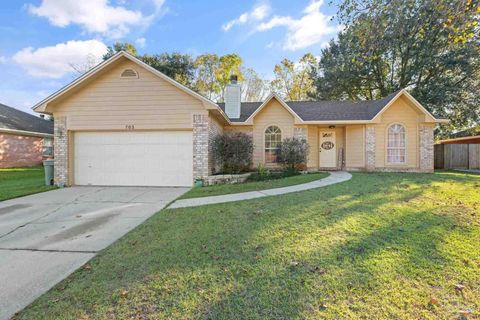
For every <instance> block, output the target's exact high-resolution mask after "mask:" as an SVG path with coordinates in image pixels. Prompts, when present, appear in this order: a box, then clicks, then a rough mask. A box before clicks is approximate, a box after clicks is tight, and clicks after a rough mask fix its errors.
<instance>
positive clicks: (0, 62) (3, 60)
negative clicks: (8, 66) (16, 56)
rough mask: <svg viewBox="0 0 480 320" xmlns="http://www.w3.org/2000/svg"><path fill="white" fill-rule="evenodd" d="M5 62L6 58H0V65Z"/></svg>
mask: <svg viewBox="0 0 480 320" xmlns="http://www.w3.org/2000/svg"><path fill="white" fill-rule="evenodd" d="M5 62H7V57H4V56H0V64H2V63H5Z"/></svg>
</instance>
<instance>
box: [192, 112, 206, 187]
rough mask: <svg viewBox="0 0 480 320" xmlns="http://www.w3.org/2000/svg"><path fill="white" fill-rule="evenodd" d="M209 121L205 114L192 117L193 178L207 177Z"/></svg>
mask: <svg viewBox="0 0 480 320" xmlns="http://www.w3.org/2000/svg"><path fill="white" fill-rule="evenodd" d="M208 127H209V121H208V115H206V114H194V115H193V178H194V179H197V178H204V177H207V176H208V139H209V128H208Z"/></svg>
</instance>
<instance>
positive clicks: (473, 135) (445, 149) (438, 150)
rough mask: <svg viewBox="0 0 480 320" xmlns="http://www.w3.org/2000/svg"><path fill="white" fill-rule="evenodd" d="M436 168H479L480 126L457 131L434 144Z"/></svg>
mask: <svg viewBox="0 0 480 320" xmlns="http://www.w3.org/2000/svg"><path fill="white" fill-rule="evenodd" d="M435 168H436V169H475V170H478V169H480V126H477V127H474V128H471V129H467V130H463V131H459V132H457V133H454V134H452V135H451V138H449V139H444V140H440V141H438V144H436V145H435Z"/></svg>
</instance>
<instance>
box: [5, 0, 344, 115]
mask: <svg viewBox="0 0 480 320" xmlns="http://www.w3.org/2000/svg"><path fill="white" fill-rule="evenodd" d="M335 11H336V8H335V7H334V6H332V5H329V4H328V3H327V2H326V1H325V2H323V1H321V0H295V1H291V0H290V1H285V0H265V1H220V0H214V1H206V0H205V1H199V0H197V1H194V0H188V1H187V0H183V1H174V0H135V1H134V0H131V1H129V0H110V1H109V0H80V1H79V0H30V1H28V0H27V1H21V0H11V1H2V2H1V3H0V103H4V104H7V105H10V106H12V107H15V108H18V109H21V110H24V111H28V112H30V107H31V106H32V105H33V104H35V103H36V102H38V101H40V100H41V99H42V98H45V97H46V96H47V95H49V94H51V93H52V92H54V91H56V90H58V89H59V88H60V87H61V86H63V85H65V84H66V83H68V82H70V81H72V80H73V79H74V78H75V77H77V76H78V75H79V74H78V73H76V72H75V71H74V68H77V69H84V68H85V67H86V66H87V65H90V64H92V63H93V62H98V61H99V59H100V58H101V56H102V54H103V53H104V52H105V50H106V46H108V45H111V44H113V43H114V42H116V41H128V42H132V43H134V44H135V45H136V46H137V48H138V50H139V52H140V53H141V54H143V53H152V54H153V53H161V52H172V51H177V52H182V53H189V54H191V55H193V56H194V57H195V56H196V55H199V54H202V53H204V52H212V53H217V54H219V55H222V54H226V53H238V54H240V55H241V56H242V58H243V59H244V65H245V66H247V67H253V68H254V69H255V70H257V72H259V73H260V74H261V75H262V76H263V77H265V78H270V77H271V76H272V70H273V66H274V65H275V63H278V62H279V61H281V60H282V59H283V58H290V59H298V58H299V57H300V56H302V55H303V54H305V53H306V52H312V53H313V54H315V55H318V54H319V53H320V51H321V49H322V48H323V47H324V46H325V45H326V43H327V42H328V41H329V40H330V39H331V38H333V37H335V35H336V34H337V32H338V30H339V26H338V25H337V23H336V22H335V21H331V20H330V17H331V16H332V15H333V14H334V13H335ZM72 66H73V67H72Z"/></svg>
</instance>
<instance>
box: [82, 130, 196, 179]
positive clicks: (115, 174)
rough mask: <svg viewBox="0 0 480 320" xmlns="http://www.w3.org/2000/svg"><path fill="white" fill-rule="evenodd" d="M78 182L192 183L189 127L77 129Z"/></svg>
mask: <svg viewBox="0 0 480 320" xmlns="http://www.w3.org/2000/svg"><path fill="white" fill-rule="evenodd" d="M74 137H75V138H74V158H75V159H74V176H75V184H78V185H89V184H91V185H130V186H191V185H192V177H193V146H192V143H193V139H192V132H190V131H168V132H160V131H156V132H76V133H75V135H74Z"/></svg>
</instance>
